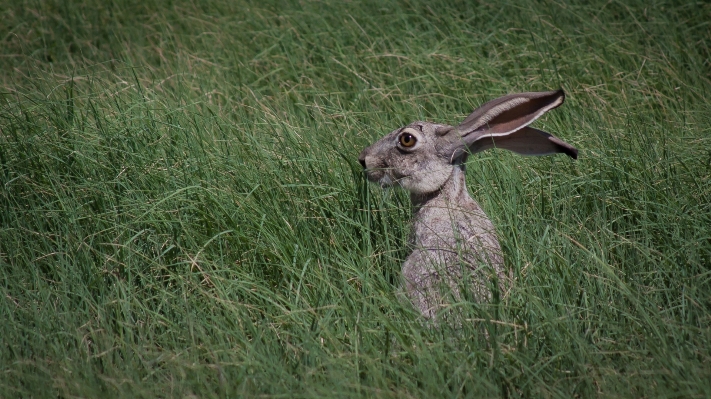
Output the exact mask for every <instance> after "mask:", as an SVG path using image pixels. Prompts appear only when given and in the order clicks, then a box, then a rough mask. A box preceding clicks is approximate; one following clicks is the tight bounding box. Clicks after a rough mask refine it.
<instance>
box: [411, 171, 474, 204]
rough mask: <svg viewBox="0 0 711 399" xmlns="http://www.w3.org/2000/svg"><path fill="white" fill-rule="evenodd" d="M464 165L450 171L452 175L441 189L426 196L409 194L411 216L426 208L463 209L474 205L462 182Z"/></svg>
mask: <svg viewBox="0 0 711 399" xmlns="http://www.w3.org/2000/svg"><path fill="white" fill-rule="evenodd" d="M464 177H465V172H464V165H460V166H456V167H455V168H454V169H452V174H451V175H450V176H449V179H447V181H446V182H445V183H444V185H442V187H441V188H440V189H439V190H437V191H433V192H431V193H427V194H411V195H410V201H411V202H412V210H413V214H418V213H420V212H421V211H424V210H425V209H427V208H431V207H436V208H448V209H452V208H465V207H466V205H468V204H470V203H475V202H474V200H473V199H472V198H471V197H470V196H469V193H468V192H467V185H466V182H465V181H464Z"/></svg>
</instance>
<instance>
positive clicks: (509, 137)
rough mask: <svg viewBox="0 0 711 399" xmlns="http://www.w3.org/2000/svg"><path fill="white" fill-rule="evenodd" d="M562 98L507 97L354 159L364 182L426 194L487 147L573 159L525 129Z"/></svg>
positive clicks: (399, 135)
mask: <svg viewBox="0 0 711 399" xmlns="http://www.w3.org/2000/svg"><path fill="white" fill-rule="evenodd" d="M564 99H565V94H564V93H563V91H562V90H558V91H550V92H538V93H519V94H510V95H508V96H504V97H500V98H497V99H495V100H492V101H489V102H488V103H486V104H484V105H482V106H481V107H479V108H477V109H476V110H474V112H472V113H471V115H469V116H468V117H467V118H466V119H465V120H464V122H462V123H461V124H459V125H458V126H456V127H455V126H450V125H440V124H436V123H430V122H419V121H418V122H413V123H411V124H409V125H407V126H405V127H403V128H400V129H396V130H394V131H392V132H390V133H389V134H388V135H386V136H385V137H383V138H382V139H380V140H379V141H378V142H376V143H375V144H373V145H371V146H370V147H368V148H366V149H364V150H363V151H362V152H361V153H360V156H359V157H358V160H359V161H360V163H361V165H363V168H365V170H366V173H367V176H368V180H370V181H372V182H377V183H380V185H381V186H391V185H393V184H397V185H399V186H401V187H403V188H404V189H406V190H408V191H410V192H411V193H413V194H426V193H431V192H433V191H436V190H438V189H439V188H440V187H441V186H442V185H443V184H444V183H445V182H446V181H447V179H448V178H449V176H450V175H451V174H452V171H453V169H454V168H456V167H459V165H461V164H462V163H463V162H464V161H465V160H466V157H467V155H468V154H471V153H476V152H480V151H484V150H487V149H489V148H503V149H507V150H510V151H513V152H516V153H519V154H522V155H548V154H555V153H565V154H567V155H569V156H570V157H572V158H577V156H578V150H576V149H575V148H574V147H572V146H571V145H569V144H567V143H565V142H564V141H562V140H560V139H559V138H557V137H555V136H553V135H550V134H548V133H546V132H543V131H540V130H537V129H534V128H531V127H528V125H529V124H530V123H531V122H533V121H535V120H536V119H538V117H540V116H541V115H543V114H544V113H545V112H547V111H549V110H551V109H553V108H555V107H557V106H559V105H561V104H562V103H563V100H564Z"/></svg>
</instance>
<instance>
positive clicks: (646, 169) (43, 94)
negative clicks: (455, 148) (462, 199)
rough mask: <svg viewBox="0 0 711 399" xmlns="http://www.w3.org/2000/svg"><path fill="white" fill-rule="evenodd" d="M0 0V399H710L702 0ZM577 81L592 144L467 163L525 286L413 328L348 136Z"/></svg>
mask: <svg viewBox="0 0 711 399" xmlns="http://www.w3.org/2000/svg"><path fill="white" fill-rule="evenodd" d="M0 9H1V10H3V11H2V15H1V16H0V21H2V22H0V38H2V40H3V41H4V45H3V46H2V47H0V48H1V49H2V50H0V51H2V53H1V54H2V56H1V57H0V64H1V65H2V68H1V69H0V70H2V71H4V72H2V73H0V84H1V85H2V88H1V91H2V108H1V109H0V129H1V130H0V132H1V133H0V183H2V184H0V207H1V208H2V211H0V264H1V266H0V273H2V291H3V292H2V293H3V299H2V302H0V314H2V320H4V321H5V322H4V323H0V342H1V343H2V347H3V348H6V349H4V350H3V351H2V352H1V353H0V370H2V374H1V375H2V377H0V396H3V397H5V396H7V397H18V396H22V397H27V396H62V397H69V396H92V397H94V396H98V395H110V396H126V397H155V396H171V397H173V396H191V395H195V396H200V397H212V396H237V395H249V396H256V395H266V396H284V395H286V394H289V395H290V396H303V397H311V396H393V397H395V396H397V397H400V396H417V397H420V396H467V397H481V396H517V397H571V396H585V397H588V396H607V397H614V396H623V397H628V396H633V397H641V396H655V397H662V396H668V397H705V396H708V395H709V391H711V386H710V384H709V381H711V375H710V374H711V372H710V368H709V362H710V359H709V352H708V347H709V340H710V339H711V330H710V328H709V326H710V325H711V323H710V322H711V320H710V312H709V311H710V307H711V297H709V292H711V286H710V285H709V278H710V277H711V276H710V275H709V265H710V264H711V216H710V215H711V209H709V208H710V207H711V205H710V204H711V152H710V150H709V148H711V145H710V144H711V143H710V142H709V141H710V139H709V137H710V136H709V133H710V132H709V129H710V128H709V126H711V123H710V122H711V113H710V112H709V109H711V107H709V100H708V97H709V88H710V87H711V85H710V83H709V76H711V74H710V73H709V72H711V71H710V65H709V59H710V58H709V57H710V52H709V44H710V43H711V36H710V35H709V29H708V25H709V23H708V21H709V20H710V18H709V17H710V16H711V15H710V14H711V8H709V6H708V5H707V4H705V3H702V2H698V3H688V4H676V3H674V2H657V3H652V4H650V3H642V2H627V3H619V2H600V3H595V4H590V5H578V4H567V3H557V2H548V1H543V2H538V3H531V4H530V5H528V6H524V7H521V6H518V5H516V4H509V3H501V4H496V5H487V4H479V3H470V2H455V1H453V2H422V3H420V2H414V1H410V2H363V3H359V4H340V3H320V2H301V3H293V4H283V3H282V2H274V3H271V2H265V1H262V2H258V3H250V2H235V3H230V2H224V3H223V2H218V1H211V2H203V3H201V4H200V5H195V4H189V3H184V2H172V3H163V2H128V1H127V2H122V3H110V4H101V5H98V4H93V3H92V2H88V1H87V2H72V3H69V2H61V1H41V2H40V1H37V2H33V3H31V4H29V5H27V4H25V5H23V6H18V5H15V4H14V3H11V2H7V1H6V2H4V4H2V7H0ZM559 86H562V87H563V88H564V89H565V90H566V92H567V93H568V99H567V102H566V104H565V106H564V107H562V108H561V109H559V110H556V111H555V112H553V113H551V114H550V115H548V116H546V117H545V118H544V120H543V121H541V122H537V123H538V126H541V127H542V128H544V129H545V130H548V131H551V132H554V133H555V134H557V135H559V136H560V137H562V138H564V139H565V140H566V141H567V142H570V143H571V144H573V145H575V146H577V147H578V148H580V149H581V156H580V159H579V160H578V161H577V162H570V161H569V160H568V159H563V157H548V158H521V157H517V156H515V155H512V154H509V153H503V152H496V151H494V152H489V153H485V154H480V155H478V156H476V157H472V159H471V161H470V164H469V165H468V178H469V184H470V191H471V192H472V194H473V196H474V198H477V199H478V200H479V201H480V202H481V204H482V206H483V207H484V209H485V210H486V211H487V213H488V214H489V215H490V217H491V218H492V220H494V222H495V225H496V226H497V229H498V233H499V236H500V238H501V241H502V244H503V246H504V251H505V258H506V262H507V266H508V267H510V268H511V270H512V271H513V274H514V276H515V279H516V284H515V285H514V286H513V287H512V288H511V289H510V291H508V292H506V293H505V295H504V296H503V298H502V300H501V301H500V302H497V303H493V304H474V303H461V304H456V305H455V306H460V307H462V309H463V311H464V312H465V314H467V315H468V317H469V318H471V319H472V320H480V321H479V322H478V323H472V324H471V325H466V326H465V327H464V328H462V329H460V330H450V329H448V328H446V327H444V328H443V329H439V330H435V329H429V328H426V327H424V326H422V325H421V324H420V322H419V320H418V319H417V315H416V313H415V312H414V311H413V310H412V309H411V308H410V307H409V306H408V304H407V303H403V302H402V301H400V300H399V299H398V297H397V294H396V291H397V287H398V284H399V283H398V278H399V265H400V263H401V261H402V259H403V258H404V257H405V256H406V254H407V253H406V250H405V249H404V238H405V237H406V235H407V223H406V221H407V218H408V215H409V209H408V208H409V204H408V200H407V198H406V196H404V195H403V194H402V193H399V192H397V191H387V192H382V191H381V190H380V189H378V188H377V187H370V186H368V185H366V184H365V182H364V180H363V176H362V174H361V171H360V166H359V165H358V164H357V162H356V156H357V154H358V152H359V151H360V149H362V148H363V147H364V146H366V145H367V144H369V143H371V142H372V141H374V140H375V139H376V138H378V137H380V136H381V135H382V134H384V133H385V132H387V131H390V130H391V129H393V128H394V127H397V126H400V125H403V124H405V123H408V122H410V121H411V120H415V119H428V120H434V121H443V122H450V123H453V122H456V121H457V120H459V119H461V118H462V117H464V116H465V115H466V114H467V113H468V112H470V111H471V109H472V108H474V107H475V106H477V105H479V104H481V103H482V102H484V101H486V100H487V99H490V98H493V97H495V96H498V95H501V94H504V93H508V92H512V91H530V90H545V89H551V88H556V87H559ZM482 328H483V329H486V330H487V331H488V337H489V339H487V338H486V335H485V334H482V331H481V329H482Z"/></svg>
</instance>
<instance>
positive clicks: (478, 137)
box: [359, 91, 577, 318]
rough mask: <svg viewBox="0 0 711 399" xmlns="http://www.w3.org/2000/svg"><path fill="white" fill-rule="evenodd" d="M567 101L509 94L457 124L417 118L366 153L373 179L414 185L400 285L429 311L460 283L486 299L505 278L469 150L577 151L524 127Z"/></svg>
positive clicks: (554, 95)
mask: <svg viewBox="0 0 711 399" xmlns="http://www.w3.org/2000/svg"><path fill="white" fill-rule="evenodd" d="M562 102H563V92H562V91H558V92H544V93H522V94H515V95H510V96H506V97H502V98H499V99H496V100H493V101H490V102H488V103H487V104H485V105H483V106H482V107H480V108H478V109H477V110H475V111H474V112H473V113H472V114H471V115H470V116H469V117H468V118H467V119H465V121H464V122H463V123H462V124H460V125H459V126H457V127H453V126H449V125H440V124H435V123H429V122H414V123H411V124H410V125H408V126H406V127H404V128H400V129H397V130H394V131H393V132H391V133H390V134H388V135H386V136H385V137H383V138H382V139H380V140H379V141H378V142H376V143H375V144H373V145H371V146H370V147H368V148H366V149H365V150H363V152H361V154H360V157H359V161H360V163H361V164H362V165H363V167H364V168H365V169H366V172H367V176H368V179H369V180H371V181H373V182H378V183H380V184H381V185H382V186H390V185H393V184H397V185H399V186H401V187H403V188H404V189H406V190H408V191H409V192H410V199H411V201H412V205H413V218H412V230H411V235H410V240H409V244H410V247H411V250H412V253H411V254H410V255H409V256H408V257H407V259H406V260H405V262H404V263H403V265H402V275H403V280H404V281H403V283H404V284H403V285H404V288H405V292H406V294H407V296H408V297H409V299H410V301H411V302H412V303H413V305H414V306H415V307H416V308H417V309H418V310H419V311H420V312H421V314H422V315H423V316H425V317H426V318H432V317H434V315H435V313H436V312H437V310H438V309H439V308H440V307H442V306H443V305H445V304H446V303H447V302H448V300H447V296H448V295H449V296H450V297H451V298H455V299H457V298H461V294H462V292H461V290H460V287H461V286H462V284H466V286H467V287H468V291H469V294H471V298H474V299H475V300H478V301H486V300H487V299H488V298H490V297H491V292H492V291H491V290H492V289H493V288H498V287H496V286H495V284H494V283H495V282H500V281H506V280H507V279H506V275H507V274H506V273H505V271H504V263H503V257H502V254H501V248H500V245H499V241H498V239H497V238H496V232H495V231H494V226H493V224H492V223H491V221H490V220H489V219H488V218H487V217H486V214H485V213H484V211H483V210H482V209H481V207H480V206H479V204H477V202H476V201H474V200H473V199H472V198H471V197H470V196H469V193H468V192H467V188H466V183H465V168H464V164H465V162H466V159H467V156H468V154H469V153H472V152H478V151H483V150H485V149H488V148H492V147H494V146H496V147H500V148H505V149H509V150H512V151H515V152H518V153H521V154H525V155H545V154H551V153H556V152H564V153H566V154H568V155H570V156H571V157H573V158H575V157H577V150H576V149H575V148H573V147H571V146H570V145H568V144H566V143H565V142H563V141H561V140H560V139H558V138H556V137H554V136H551V135H550V134H548V133H545V132H541V131H539V130H536V129H533V128H529V127H527V125H528V124H529V123H531V122H533V120H535V119H536V118H538V117H539V116H540V115H542V114H543V113H544V112H546V111H548V110H550V109H552V108H555V107H557V106H558V105H560V104H561V103H562ZM443 288H444V289H445V290H443ZM447 290H448V291H449V294H448V293H447V292H446V291H447Z"/></svg>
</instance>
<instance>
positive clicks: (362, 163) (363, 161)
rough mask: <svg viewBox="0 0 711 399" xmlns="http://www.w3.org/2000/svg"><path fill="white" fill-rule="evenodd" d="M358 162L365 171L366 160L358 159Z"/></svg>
mask: <svg viewBox="0 0 711 399" xmlns="http://www.w3.org/2000/svg"><path fill="white" fill-rule="evenodd" d="M358 162H360V164H361V165H363V169H365V158H358Z"/></svg>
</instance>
